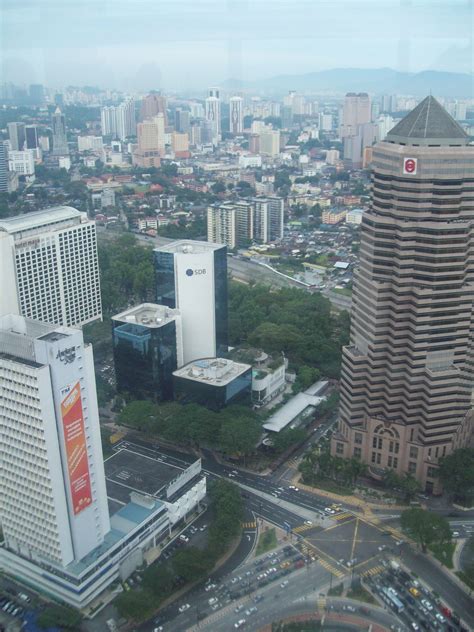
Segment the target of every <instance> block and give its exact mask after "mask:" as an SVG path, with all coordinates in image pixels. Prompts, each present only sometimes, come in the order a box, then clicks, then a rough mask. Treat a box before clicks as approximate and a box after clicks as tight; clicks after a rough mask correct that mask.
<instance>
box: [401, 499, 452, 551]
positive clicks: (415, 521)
mask: <svg viewBox="0 0 474 632" xmlns="http://www.w3.org/2000/svg"><path fill="white" fill-rule="evenodd" d="M400 524H401V526H402V529H403V530H404V531H406V532H407V533H408V535H409V536H410V537H412V538H413V539H414V540H416V542H418V544H419V545H420V547H421V549H422V551H423V552H424V553H426V551H427V548H428V547H429V546H431V545H432V544H444V543H446V542H448V541H449V540H450V539H451V528H450V526H449V522H448V521H447V519H446V518H444V517H443V516H439V515H438V514H435V513H432V512H430V511H425V510H424V509H419V508H417V507H415V508H413V509H407V511H404V512H403V513H402V515H401V519H400Z"/></svg>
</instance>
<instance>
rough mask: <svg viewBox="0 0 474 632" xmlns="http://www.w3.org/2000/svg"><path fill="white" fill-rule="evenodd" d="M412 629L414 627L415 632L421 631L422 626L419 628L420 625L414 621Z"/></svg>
mask: <svg viewBox="0 0 474 632" xmlns="http://www.w3.org/2000/svg"><path fill="white" fill-rule="evenodd" d="M411 627H412V629H413V630H415V631H416V630H419V629H420V626H419V625H418V623H416V622H415V621H412V622H411Z"/></svg>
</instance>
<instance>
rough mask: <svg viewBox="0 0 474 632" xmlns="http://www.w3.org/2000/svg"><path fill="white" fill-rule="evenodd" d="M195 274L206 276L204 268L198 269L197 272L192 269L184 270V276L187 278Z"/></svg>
mask: <svg viewBox="0 0 474 632" xmlns="http://www.w3.org/2000/svg"><path fill="white" fill-rule="evenodd" d="M195 274H196V275H200V274H206V270H205V269H204V268H200V269H199V268H198V269H197V270H193V269H192V268H188V269H187V270H186V275H187V276H188V277H192V276H194V275H195Z"/></svg>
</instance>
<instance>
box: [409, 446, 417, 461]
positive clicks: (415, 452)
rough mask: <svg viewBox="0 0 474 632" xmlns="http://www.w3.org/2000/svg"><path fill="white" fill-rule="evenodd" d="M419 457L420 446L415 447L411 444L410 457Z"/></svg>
mask: <svg viewBox="0 0 474 632" xmlns="http://www.w3.org/2000/svg"><path fill="white" fill-rule="evenodd" d="M417 458H418V448H415V446H413V445H411V446H410V459H417Z"/></svg>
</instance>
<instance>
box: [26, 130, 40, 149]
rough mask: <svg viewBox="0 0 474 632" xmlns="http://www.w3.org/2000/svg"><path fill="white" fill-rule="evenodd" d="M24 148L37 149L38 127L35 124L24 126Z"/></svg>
mask: <svg viewBox="0 0 474 632" xmlns="http://www.w3.org/2000/svg"><path fill="white" fill-rule="evenodd" d="M25 140H26V149H38V147H39V142H38V128H37V127H36V125H27V126H26V127H25Z"/></svg>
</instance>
